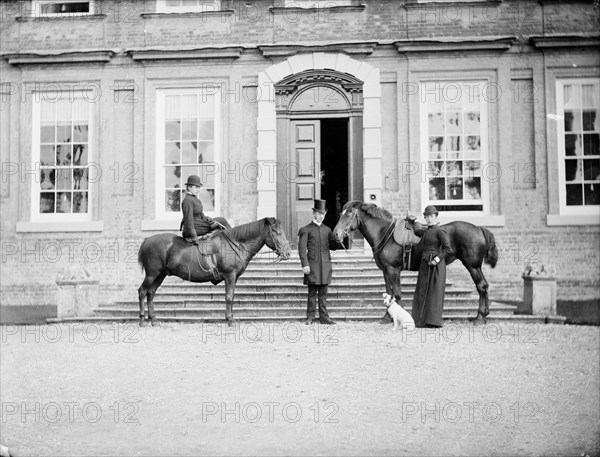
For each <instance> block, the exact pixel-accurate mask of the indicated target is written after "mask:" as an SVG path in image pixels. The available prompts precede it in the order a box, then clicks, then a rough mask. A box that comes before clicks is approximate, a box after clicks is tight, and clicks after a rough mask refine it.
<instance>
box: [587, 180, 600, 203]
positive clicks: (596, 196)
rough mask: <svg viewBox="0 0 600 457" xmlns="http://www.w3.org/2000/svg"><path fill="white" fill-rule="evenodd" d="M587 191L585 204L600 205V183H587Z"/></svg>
mask: <svg viewBox="0 0 600 457" xmlns="http://www.w3.org/2000/svg"><path fill="white" fill-rule="evenodd" d="M583 188H584V191H585V204H586V205H600V193H599V190H600V185H598V184H585V185H584V186H583Z"/></svg>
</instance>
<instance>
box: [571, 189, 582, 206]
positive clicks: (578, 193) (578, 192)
mask: <svg viewBox="0 0 600 457" xmlns="http://www.w3.org/2000/svg"><path fill="white" fill-rule="evenodd" d="M567 205H569V206H572V205H583V193H582V189H581V184H567Z"/></svg>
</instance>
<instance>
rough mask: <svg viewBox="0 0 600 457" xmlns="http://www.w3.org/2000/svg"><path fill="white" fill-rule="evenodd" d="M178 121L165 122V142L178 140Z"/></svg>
mask: <svg viewBox="0 0 600 457" xmlns="http://www.w3.org/2000/svg"><path fill="white" fill-rule="evenodd" d="M179 125H180V122H179V121H167V122H166V123H165V140H167V141H169V140H180V139H181V138H180V131H179Z"/></svg>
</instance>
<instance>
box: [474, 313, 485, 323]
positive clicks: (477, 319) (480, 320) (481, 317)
mask: <svg viewBox="0 0 600 457" xmlns="http://www.w3.org/2000/svg"><path fill="white" fill-rule="evenodd" d="M471 323H472V324H473V325H485V324H486V323H487V319H486V318H485V317H483V316H482V315H481V314H477V317H476V318H474V319H471Z"/></svg>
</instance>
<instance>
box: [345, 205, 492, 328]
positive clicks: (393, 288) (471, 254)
mask: <svg viewBox="0 0 600 457" xmlns="http://www.w3.org/2000/svg"><path fill="white" fill-rule="evenodd" d="M393 222H394V218H393V217H392V215H391V214H390V213H389V212H388V211H386V210H385V209H383V208H379V207H378V206H376V205H373V204H371V203H363V202H359V201H351V202H348V203H346V204H345V205H344V208H343V210H342V215H341V217H340V220H339V221H338V223H337V224H336V226H335V228H334V229H333V235H334V236H335V238H336V239H337V240H343V239H344V238H345V237H346V236H347V235H348V233H349V232H351V231H353V230H356V229H358V230H359V231H360V233H362V235H363V236H364V237H365V239H366V240H367V241H368V243H369V244H370V245H371V247H372V248H373V256H374V257H375V263H376V265H377V267H379V269H380V270H382V271H383V278H384V279H385V288H386V292H387V293H388V294H390V295H393V296H395V297H396V301H397V302H398V303H400V295H401V293H402V289H401V287H400V272H401V271H402V267H403V248H402V246H400V245H399V244H398V243H396V242H395V241H394V240H393V239H390V238H391V236H390V235H391V225H392V223H393ZM442 227H443V228H444V229H445V230H446V233H447V234H448V238H449V239H450V246H451V247H452V251H453V252H452V254H450V255H449V256H448V257H446V264H450V263H452V262H454V261H455V260H456V259H458V260H460V261H461V262H462V263H463V265H464V266H465V267H466V268H467V270H468V271H469V273H470V274H471V278H473V282H474V283H475V286H476V287H477V292H478V293H479V309H478V310H477V317H476V319H475V321H476V322H485V318H486V316H487V315H488V314H489V299H488V282H487V281H486V279H485V277H484V276H483V272H482V271H481V265H482V264H483V262H484V261H485V263H487V264H489V265H490V266H491V267H492V268H494V267H495V266H496V263H497V262H498V251H497V250H496V242H495V241H494V235H493V234H492V232H490V231H489V230H488V229H486V228H485V227H478V226H476V225H473V224H470V223H468V222H462V221H456V222H450V223H449V224H444V225H442ZM421 253H422V246H421V245H420V244H417V245H415V246H414V247H413V249H412V255H411V262H410V270H412V271H418V270H419V263H420V261H421Z"/></svg>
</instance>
